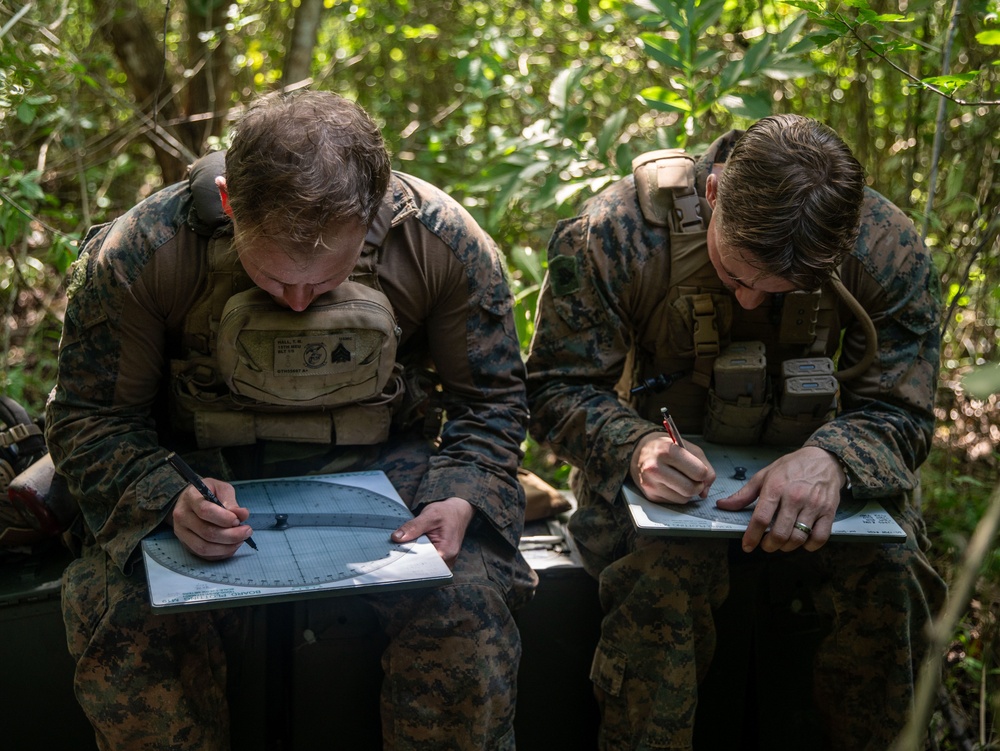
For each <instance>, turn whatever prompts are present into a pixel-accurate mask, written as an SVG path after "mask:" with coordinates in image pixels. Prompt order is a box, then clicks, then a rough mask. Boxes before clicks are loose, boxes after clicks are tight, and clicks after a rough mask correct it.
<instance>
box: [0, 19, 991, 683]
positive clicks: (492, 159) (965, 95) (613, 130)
mask: <svg viewBox="0 0 1000 751" xmlns="http://www.w3.org/2000/svg"><path fill="white" fill-rule="evenodd" d="M302 1H303V2H305V1H306V0H302ZM297 5H298V3H288V2H278V1H277V0H235V1H234V2H227V3H225V4H222V3H220V2H219V0H198V2H196V3H171V4H169V13H168V14H167V16H166V17H165V18H164V15H163V13H164V7H165V6H164V4H163V3H162V2H158V0H130V2H128V3H111V2H109V0H100V1H98V0H92V1H91V2H88V3H83V2H82V1H81V0H62V1H61V2H59V3H22V4H19V7H18V8H16V9H15V8H13V7H11V4H0V241H2V243H3V247H4V249H5V254H4V256H3V257H2V258H0V306H2V310H3V315H4V323H5V325H4V328H3V335H2V336H3V339H2V341H0V345H2V355H0V357H2V362H0V366H2V370H0V390H2V391H4V392H5V393H10V394H12V395H15V396H16V397H17V398H19V399H21V398H23V400H24V401H25V402H26V403H27V404H29V405H30V407H31V408H32V411H33V412H36V413H37V412H38V411H39V409H40V405H41V404H42V403H43V402H44V398H45V394H46V393H47V392H48V390H49V389H50V388H51V386H52V379H53V376H54V362H55V359H54V358H55V342H56V339H57V338H58V333H59V328H60V326H59V317H60V315H61V301H62V294H63V289H62V282H63V278H64V275H65V271H66V268H67V266H68V264H69V263H70V262H71V261H72V259H73V258H74V256H75V241H76V239H77V238H79V237H80V236H81V235H82V233H83V232H84V231H85V230H86V229H87V227H89V226H90V225H92V224H94V223H97V222H100V221H105V220H107V219H110V218H113V217H115V216H118V215H120V214H121V213H122V212H123V211H125V210H126V209H127V208H129V207H130V206H131V205H132V204H133V203H135V202H136V201H137V200H139V199H141V198H142V197H144V196H145V195H148V194H149V193H150V192H152V191H153V190H156V189H157V188H158V187H160V186H161V185H162V183H163V179H162V177H161V172H160V168H159V166H158V162H157V158H158V156H159V155H160V153H161V152H162V151H163V150H164V149H169V148H171V147H172V145H171V142H170V141H169V138H166V136H164V135H163V133H164V132H166V134H167V135H169V136H173V137H179V134H180V133H181V131H182V129H183V128H187V133H188V135H189V136H190V138H189V139H188V140H187V141H186V143H188V144H190V148H192V149H194V150H195V151H199V150H204V149H207V148H210V147H215V146H218V145H221V144H223V143H224V142H225V141H224V136H223V135H219V134H213V133H211V132H210V131H209V130H208V129H207V128H206V129H205V130H204V133H202V131H201V130H199V128H200V125H199V124H200V123H202V122H203V119H199V118H203V116H204V115H205V113H204V112H201V111H199V110H197V109H194V110H192V109H187V108H186V105H185V102H187V101H188V100H187V99H185V98H184V97H185V94H186V93H188V92H189V87H190V86H191V85H192V82H193V81H195V80H197V79H198V76H199V75H201V74H202V73H203V72H204V71H206V70H208V69H211V63H212V60H211V57H210V54H215V55H223V54H224V55H226V56H227V57H226V61H227V62H228V66H227V67H226V71H225V72H226V73H227V74H228V75H229V76H231V78H232V80H234V81H235V84H234V85H233V86H232V87H229V88H223V87H222V82H221V81H219V87H220V89H221V90H223V91H225V92H226V93H225V94H223V95H220V96H222V97H223V99H224V101H223V102H221V103H219V104H220V105H228V106H232V107H233V108H236V107H238V106H240V105H242V104H243V103H244V102H246V101H249V100H250V99H251V98H252V97H253V96H255V95H257V94H259V93H262V92H264V91H268V90H271V89H273V88H274V87H276V86H277V85H278V83H279V82H280V81H281V80H282V74H283V67H284V65H285V58H286V55H287V52H288V50H289V48H290V46H291V33H290V31H291V29H292V27H293V24H294V17H295V16H294V14H295V10H296V6H297ZM324 6H325V11H324V13H323V16H322V20H321V24H320V26H319V29H318V36H317V41H316V45H315V48H314V50H313V56H312V69H311V74H312V81H311V82H310V84H309V85H311V86H313V87H317V88H323V89H328V90H333V91H336V92H338V93H341V94H343V95H344V96H347V97H350V98H352V99H355V100H357V101H358V102H359V103H360V104H362V105H363V106H364V107H365V108H366V109H367V110H368V111H369V112H371V113H372V114H373V116H374V117H375V118H376V120H377V121H378V122H379V123H380V124H381V125H382V126H383V132H384V133H385V136H386V139H387V143H388V144H389V146H390V150H391V152H392V154H393V161H394V166H395V167H397V168H399V169H403V170H405V171H407V172H410V173H412V174H414V175H416V176H418V177H421V178H424V179H426V180H428V181H430V182H432V183H434V184H436V185H438V186H440V187H441V188H443V189H444V190H446V191H448V192H449V193H451V194H452V195H454V196H455V197H456V198H457V199H458V200H459V201H461V202H462V204H463V205H464V206H465V207H466V208H467V209H468V210H469V211H470V212H471V213H472V214H473V216H474V217H475V218H476V219H477V220H478V221H479V222H480V223H481V224H482V225H483V226H484V227H485V228H486V229H487V230H488V231H489V232H490V234H491V235H492V236H493V237H494V238H495V239H496V240H497V243H498V245H499V246H500V248H501V249H502V251H503V252H504V253H505V255H506V257H507V260H508V267H509V270H510V275H511V280H512V287H513V289H514V293H515V296H516V300H517V309H516V321H517V327H518V335H519V337H520V340H521V344H522V346H523V347H524V348H525V350H526V349H527V347H528V346H529V343H530V339H531V336H532V334H533V323H534V314H535V306H536V301H537V295H538V291H539V289H540V286H541V284H542V281H543V279H544V274H545V248H546V245H547V242H548V237H549V235H550V233H551V231H552V228H553V226H554V225H555V223H556V222H557V221H559V220H560V219H562V218H565V217H568V216H571V215H573V214H574V213H575V212H577V211H578V210H579V207H580V204H581V202H582V201H584V200H585V199H586V198H588V197H589V196H591V195H592V194H594V193H595V192H596V191H598V190H600V189H601V188H603V187H604V186H606V185H608V184H610V183H611V182H613V181H615V180H619V179H623V178H624V177H626V176H627V175H628V174H629V172H630V169H631V166H630V165H631V161H632V159H633V158H634V157H635V156H636V155H637V154H639V153H642V152H643V151H646V150H648V149H652V148H664V147H671V146H678V145H682V146H685V147H686V148H689V149H691V150H693V151H695V150H698V149H699V148H701V147H702V146H704V145H706V144H707V143H709V142H711V141H712V140H713V139H714V138H715V137H717V136H718V135H721V134H722V133H723V132H725V131H726V130H728V129H730V128H733V127H745V126H746V125H747V124H748V123H749V122H750V121H751V120H753V119H756V118H758V117H760V116H762V115H765V114H769V113H771V112H796V113H800V114H805V115H809V116H812V117H816V118H818V119H821V120H823V121H825V122H827V123H829V124H830V125H831V126H832V127H833V128H835V129H836V130H837V131H838V132H840V133H841V134H842V135H843V136H844V137H845V138H846V139H847V141H848V142H849V143H850V144H851V146H852V148H853V149H854V151H855V153H856V154H857V156H858V158H859V160H860V161H861V162H862V164H863V166H864V167H865V169H866V172H867V174H868V176H869V180H870V182H871V184H872V185H873V187H875V188H876V189H877V190H879V191H880V192H882V193H884V194H885V195H886V196H887V197H889V198H890V199H891V200H893V201H894V202H895V203H897V204H898V205H899V206H901V207H902V208H903V209H904V210H905V211H907V212H908V213H909V214H910V215H911V216H912V217H914V219H915V220H916V222H917V223H918V225H919V226H920V228H921V232H922V234H924V235H925V237H926V240H927V243H928V245H929V246H930V247H931V249H932V251H933V254H934V259H935V263H936V264H937V266H938V269H939V271H940V275H941V281H942V288H943V289H944V290H945V293H946V307H945V338H944V351H943V358H942V365H943V376H942V389H941V394H942V401H947V400H952V401H950V402H948V404H947V408H946V409H943V410H942V415H943V418H944V419H942V420H940V421H939V423H940V425H941V426H944V427H947V430H942V429H941V428H939V434H938V439H937V448H936V449H935V451H934V452H933V453H932V457H931V460H930V461H929V462H928V464H927V465H926V469H927V471H926V472H925V510H926V512H927V517H928V521H929V523H930V525H931V528H932V530H933V532H934V535H933V536H934V537H935V539H936V540H937V541H938V542H939V543H940V545H941V546H942V547H944V548H945V551H946V552H945V558H948V557H949V556H950V555H952V554H953V553H955V552H956V551H959V550H961V548H962V546H963V544H964V541H965V540H967V539H968V538H969V536H970V535H971V534H972V530H973V529H974V528H975V525H976V523H977V521H978V519H979V517H980V516H981V513H982V509H983V506H982V501H981V500H980V499H982V498H985V496H986V495H987V494H988V485H989V484H990V476H986V475H984V474H982V473H983V472H984V470H983V468H984V467H985V468H986V469H987V470H991V471H992V472H993V473H994V474H995V470H996V457H995V450H994V451H993V454H992V455H991V454H990V453H989V451H987V450H985V449H984V448H983V446H988V445H989V444H988V440H989V439H990V438H991V433H990V431H991V430H994V429H995V424H994V423H995V421H994V422H991V420H992V419H993V418H992V417H990V416H991V415H995V412H996V406H995V405H996V397H995V396H989V394H995V393H996V392H997V391H998V388H1000V383H998V380H1000V379H998V376H997V375H996V366H995V363H996V362H997V361H998V360H1000V355H998V350H1000V325H998V321H1000V242H998V239H997V238H998V232H1000V215H998V214H997V210H996V207H997V206H1000V175H998V174H997V172H998V169H1000V160H998V158H997V154H1000V106H998V100H1000V96H998V94H997V92H998V90H1000V60H998V56H997V47H998V45H1000V23H998V20H997V19H998V16H997V5H996V2H995V0H976V2H972V3H968V2H967V3H964V4H963V8H962V14H961V15H960V16H958V17H956V18H953V17H952V7H953V4H952V3H951V2H949V1H948V0H910V2H909V3H908V4H907V5H906V6H905V7H906V10H905V14H903V13H898V12H896V11H897V10H898V7H897V6H895V5H891V4H890V5H886V4H885V3H871V2H870V0H847V2H842V3H835V4H832V5H830V4H826V3H819V2H815V1H813V0H789V1H788V2H775V1H773V0H765V1H764V2H757V1H756V0H634V1H633V2H626V0H578V1H577V2H574V3H566V2H556V1H554V0H532V2H506V3H496V2H487V1H486V0H461V1H460V0H440V1H439V2H433V3H417V2H413V0H326V1H325V3H324ZM124 7H129V8H131V7H134V8H135V9H136V11H137V12H138V13H139V15H140V16H141V17H144V18H145V20H146V21H147V22H148V25H149V27H150V28H152V29H155V30H156V32H155V33H156V38H155V44H156V47H157V49H158V50H160V51H162V53H163V54H164V55H165V59H164V62H163V65H162V66H161V67H162V71H161V70H160V69H159V67H158V68H157V70H156V74H157V76H159V75H162V76H163V77H164V79H165V83H166V84H167V87H168V89H169V91H170V96H171V97H172V100H171V103H173V104H174V105H176V106H175V107H174V110H173V111H175V112H176V115H175V116H174V121H172V122H165V120H164V115H163V114H162V112H161V111H154V109H153V107H152V104H151V100H145V101H137V97H136V93H135V89H134V88H133V87H131V86H130V85H129V84H130V83H134V81H130V80H129V78H128V75H127V74H126V73H125V72H124V70H123V69H122V67H121V66H120V65H119V63H118V59H117V58H116V57H115V54H114V50H113V48H112V46H111V45H110V44H109V42H108V40H107V38H106V37H105V35H104V34H103V31H104V24H105V23H106V22H107V18H106V17H105V16H104V15H102V11H101V10H100V9H101V8H104V9H108V8H111V9H115V8H117V9H122V8H124ZM222 8H225V13H224V14H223V16H220V15H219V14H218V13H216V12H215V11H217V10H219V9H222ZM882 10H886V11H887V12H884V13H883V12H881V11H882ZM191 13H195V14H196V15H197V16H198V25H197V29H198V30H197V31H192V28H193V27H192V25H189V21H190V20H191V18H190V16H189V14H191ZM220 18H221V20H219V19H220ZM161 30H165V35H164V36H162V37H161ZM161 47H162V49H161ZM220 76H221V74H220ZM213 80H214V79H213ZM147 83H148V82H147ZM148 85H150V86H154V85H155V82H153V83H148ZM210 88H211V87H210ZM229 92H231V94H230V93H229ZM231 114H232V115H235V114H236V113H235V112H233V113H231ZM157 118H158V119H157ZM154 120H155V121H156V125H157V126H158V128H154V127H153V125H154ZM154 132H155V133H156V134H157V135H156V136H154V137H152V138H151V137H150V134H151V133H154ZM192 133H193V134H194V135H193V136H192V135H191V134H192ZM157 139H160V140H157ZM178 153H181V151H180V150H179V151H178ZM178 158H181V157H178ZM937 175H940V179H936V176H937ZM967 373H970V375H968V376H966V374H967ZM965 392H969V393H965ZM970 396H972V397H974V398H976V399H980V400H982V401H980V402H974V401H972V400H970ZM963 400H964V401H963ZM955 416H958V418H961V419H958V420H956V417H955ZM973 434H974V440H972V439H970V438H969V437H970V436H973ZM527 451H528V453H527V458H526V463H527V464H528V466H529V467H531V468H532V469H535V470H536V471H538V473H539V474H541V475H542V476H543V477H545V478H546V479H549V480H550V482H554V484H557V485H565V481H566V473H567V471H568V469H567V468H566V467H564V466H562V465H560V464H559V463H557V462H553V461H552V459H551V457H549V456H548V455H547V454H546V452H545V451H544V450H542V449H540V448H539V447H537V446H534V445H533V444H531V443H530V442H529V444H528V446H527ZM991 457H992V458H991ZM994 558H995V557H994ZM991 561H993V562H991V563H990V564H988V566H987V569H986V571H984V580H992V579H1000V571H998V570H997V569H996V568H995V566H996V565H997V564H996V562H995V560H994V559H991ZM991 567H992V568H991ZM962 628H963V629H965V631H966V632H968V638H967V639H966V641H967V645H968V646H969V649H968V650H967V651H968V652H969V654H972V646H971V645H973V644H974V643H975V640H976V639H975V635H973V634H972V629H971V627H969V626H968V624H966V625H965V626H963V627H962ZM962 633H964V632H961V629H960V633H959V634H958V635H957V638H958V640H959V641H961V640H962V639H963V638H964V637H963V636H962ZM978 638H980V640H981V638H982V636H981V634H980V635H979V637H978ZM964 643H966V642H963V644H964ZM985 653H986V652H984V651H983V650H980V651H979V652H977V653H976V654H977V655H981V654H985ZM976 659H980V658H979V657H976V656H973V657H972V658H970V660H969V661H968V662H967V664H966V667H967V668H968V669H969V670H970V671H971V673H974V674H977V675H981V674H982V672H981V671H980V672H979V673H976V671H978V670H980V667H979V666H978V665H977V664H976V663H975V661H974V660H976ZM981 663H983V664H986V661H985V660H981ZM986 670H987V672H989V668H988V666H987V668H986Z"/></svg>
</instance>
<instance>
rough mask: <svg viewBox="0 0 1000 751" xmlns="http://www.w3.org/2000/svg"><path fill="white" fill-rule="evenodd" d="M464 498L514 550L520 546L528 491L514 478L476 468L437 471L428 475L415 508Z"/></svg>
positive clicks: (423, 482)
mask: <svg viewBox="0 0 1000 751" xmlns="http://www.w3.org/2000/svg"><path fill="white" fill-rule="evenodd" d="M445 498H462V499H464V500H466V501H468V502H469V503H471V504H472V506H473V507H474V508H475V509H476V511H478V512H479V513H480V514H481V515H482V517H483V518H484V519H486V520H487V521H489V523H490V524H491V525H492V526H493V527H494V528H495V529H496V530H497V532H499V533H500V534H501V535H502V536H503V538H504V539H505V540H507V542H509V543H510V544H511V545H512V546H515V547H516V546H517V543H518V539H519V538H520V536H521V530H522V529H523V527H524V490H523V489H522V488H521V484H520V483H519V482H517V480H516V479H514V478H509V479H508V478H506V477H502V476H500V475H497V474H495V473H493V472H490V471H488V470H486V469H483V468H482V467H476V466H463V467H457V466H445V467H434V466H432V467H431V468H430V470H429V471H428V472H427V473H426V474H425V475H424V479H423V481H422V482H421V483H420V488H419V490H418V491H417V495H416V505H415V508H417V509H419V508H420V507H421V506H423V505H425V504H428V503H432V502H434V501H442V500H444V499H445Z"/></svg>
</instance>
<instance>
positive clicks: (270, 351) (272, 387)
mask: <svg viewBox="0 0 1000 751" xmlns="http://www.w3.org/2000/svg"><path fill="white" fill-rule="evenodd" d="M399 336H400V329H399V327H398V325H397V323H396V319H395V316H394V315H393V311H392V307H391V305H390V304H389V301H388V299H387V298H386V297H385V295H384V294H383V293H382V292H380V291H379V290H376V289H373V288H372V287H368V286H366V285H363V284H358V283H357V282H350V281H348V282H344V283H343V284H341V285H340V286H338V287H337V288H336V289H334V290H333V291H331V292H327V293H326V294H324V295H322V296H320V297H319V298H317V299H316V300H315V301H314V302H313V304H312V305H310V306H309V308H308V309H307V310H305V311H302V312H295V311H292V310H289V309H286V308H281V307H279V306H278V305H276V304H275V303H274V302H273V301H272V300H271V298H270V296H269V295H268V294H267V293H266V292H264V291H263V290H260V289H251V290H247V291H246V292H241V293H239V294H237V295H233V297H231V298H230V299H229V301H228V302H227V303H226V307H225V309H224V310H223V313H222V319H221V321H220V324H219V338H218V362H219V368H220V372H221V375H222V377H223V378H224V379H225V381H226V384H227V385H228V386H229V388H230V389H231V390H232V392H233V393H234V394H237V395H240V396H243V397H247V398H250V399H254V400H257V401H260V402H265V403H267V404H277V405H286V406H300V407H301V406H315V407H331V406H338V405H341V404H346V403H349V402H358V401H362V400H365V399H371V398H373V397H377V396H379V395H380V394H381V393H382V391H383V389H384V388H385V387H386V385H387V383H388V382H389V379H390V377H391V376H392V374H393V366H394V365H395V362H396V345H397V343H398V340H399Z"/></svg>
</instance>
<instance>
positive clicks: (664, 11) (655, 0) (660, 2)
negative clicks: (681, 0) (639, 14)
mask: <svg viewBox="0 0 1000 751" xmlns="http://www.w3.org/2000/svg"><path fill="white" fill-rule="evenodd" d="M635 6H636V7H637V8H641V9H643V10H645V11H647V12H649V13H653V14H654V15H658V16H660V17H661V18H663V19H664V20H665V21H666V22H667V23H668V24H670V25H671V26H672V27H673V28H674V29H676V30H677V31H680V30H682V29H683V28H684V26H685V22H684V17H683V16H681V14H680V11H679V10H678V9H677V6H676V4H675V3H674V2H673V1H672V0H652V2H650V1H649V0H636V2H635Z"/></svg>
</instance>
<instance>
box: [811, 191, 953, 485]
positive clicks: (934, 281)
mask: <svg viewBox="0 0 1000 751" xmlns="http://www.w3.org/2000/svg"><path fill="white" fill-rule="evenodd" d="M841 273H842V277H843V282H844V285H845V287H847V289H848V290H849V291H851V293H852V294H853V296H854V297H855V298H856V299H857V300H858V302H859V303H860V304H861V306H862V307H863V308H864V309H865V310H866V311H868V313H869V315H870V317H871V320H872V323H873V324H874V326H875V329H876V331H877V334H878V338H877V343H876V347H877V349H876V351H875V357H874V359H873V361H872V363H871V365H870V366H869V367H868V368H867V369H866V370H865V371H864V372H863V373H862V374H861V375H860V376H859V377H857V378H855V379H852V380H850V381H847V382H845V383H842V384H841V403H842V411H841V414H840V415H838V417H837V418H836V419H835V420H833V421H832V422H829V423H827V424H826V425H825V426H823V427H822V428H821V429H820V430H818V431H817V432H816V433H814V434H813V436H812V437H811V439H810V440H809V441H808V443H807V445H813V446H819V447H821V448H824V449H826V450H827V451H830V452H831V453H833V454H836V455H837V456H839V457H840V458H841V460H842V461H843V462H844V465H845V467H846V468H847V471H848V474H849V476H850V479H851V483H852V487H853V491H854V495H855V496H856V497H859V498H879V497H887V496H893V495H898V494H899V493H901V492H904V491H909V490H912V489H913V488H914V487H915V486H916V484H917V479H916V477H915V471H916V469H917V467H919V466H920V464H921V463H923V461H924V460H925V459H926V458H927V454H928V452H929V451H930V446H931V438H932V432H933V427H934V411H933V409H934V394H935V389H936V386H937V376H938V368H939V364H940V346H941V341H940V308H939V299H940V292H939V279H938V274H937V272H936V270H935V268H934V264H933V262H932V260H931V256H930V253H929V252H928V250H927V248H926V246H925V245H924V243H923V241H922V240H921V239H920V237H919V235H918V234H917V231H916V229H915V228H914V226H913V223H912V222H911V221H910V220H909V219H908V218H907V217H906V216H905V215H904V214H903V213H902V211H900V210H899V209H898V208H897V207H896V206H894V205H893V204H892V203H890V202H889V201H888V200H886V199H885V198H883V197H882V196H880V195H878V194H877V193H874V192H873V191H869V192H868V196H867V199H866V202H865V207H864V212H863V214H862V227H861V236H860V238H859V240H858V245H857V248H856V251H855V253H854V254H853V255H852V256H851V257H850V258H849V259H848V260H847V261H846V262H845V263H844V265H843V267H842V272H841ZM866 346H868V342H867V337H866V336H865V334H864V333H863V328H862V326H861V324H860V323H859V322H858V321H857V320H854V321H852V322H851V323H850V324H849V325H848V326H847V328H846V330H845V332H844V339H843V344H842V354H841V358H840V362H839V363H838V367H839V369H840V370H844V369H845V368H847V367H850V366H851V365H853V364H855V363H858V362H859V361H861V360H862V359H863V357H864V352H865V348H866Z"/></svg>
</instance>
